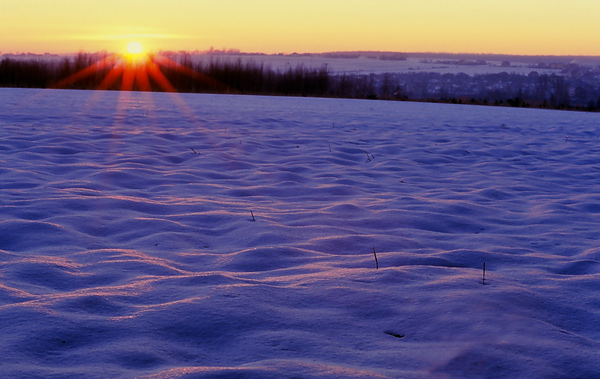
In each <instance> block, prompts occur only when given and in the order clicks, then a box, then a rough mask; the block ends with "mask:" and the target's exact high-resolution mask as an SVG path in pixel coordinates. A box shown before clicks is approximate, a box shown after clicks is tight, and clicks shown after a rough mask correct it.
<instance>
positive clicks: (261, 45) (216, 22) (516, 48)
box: [0, 0, 600, 55]
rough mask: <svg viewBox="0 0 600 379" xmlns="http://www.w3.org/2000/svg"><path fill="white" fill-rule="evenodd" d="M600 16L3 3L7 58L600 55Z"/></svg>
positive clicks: (418, 5) (594, 7)
mask: <svg viewBox="0 0 600 379" xmlns="http://www.w3.org/2000/svg"><path fill="white" fill-rule="evenodd" d="M90 7H91V11H90ZM131 15H136V17H135V18H132V17H131ZM598 16H600V2H596V1H589V0H571V1H570V2H569V3H568V5H567V4H565V2H564V1H559V0H543V1H542V0H531V1H527V2H523V1H521V0H505V1H503V2H485V1H481V0H459V1H453V2H449V1H446V0H422V1H419V2H414V1H406V0H373V1H371V2H369V3H365V2H363V1H358V0H343V1H342V0H328V1H326V2H323V1H320V0H302V1H295V2H281V1H274V0H255V1H252V2H240V1H237V0H222V1H219V2H198V1H194V0H180V1H178V2H177V4H172V3H166V2H157V1H154V2H143V1H141V0H119V1H116V0H105V1H104V2H102V3H98V4H97V5H90V4H89V2H73V1H70V0H53V1H52V2H47V1H43V2H35V3H33V1H30V0H22V1H18V0H6V1H4V2H3V4H2V12H1V13H0V33H1V35H3V36H4V38H3V39H2V41H0V52H3V53H19V52H33V53H44V52H49V53H74V52H78V51H85V52H96V51H108V52H120V51H122V47H123V45H124V44H126V41H132V40H133V41H137V42H138V43H140V44H141V45H143V46H144V48H145V50H146V51H160V50H171V51H178V50H187V51H194V50H200V51H203V50H208V49H209V48H210V47H211V46H214V47H215V48H216V49H223V48H226V49H228V48H235V49H240V50H242V51H246V52H264V53H279V52H282V53H292V52H299V53H302V52H325V51H357V50H380V51H402V52H450V53H498V54H522V55H600V33H598V26H597V19H598Z"/></svg>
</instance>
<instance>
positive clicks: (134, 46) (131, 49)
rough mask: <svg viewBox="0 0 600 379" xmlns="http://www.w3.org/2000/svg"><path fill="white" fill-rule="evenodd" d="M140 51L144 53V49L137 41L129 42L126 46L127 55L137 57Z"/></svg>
mask: <svg viewBox="0 0 600 379" xmlns="http://www.w3.org/2000/svg"><path fill="white" fill-rule="evenodd" d="M142 51H144V47H143V46H142V44H141V43H139V42H137V41H133V42H129V44H128V45H127V52H128V53H129V54H133V55H137V54H141V53H142Z"/></svg>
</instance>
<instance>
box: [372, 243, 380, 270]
mask: <svg viewBox="0 0 600 379" xmlns="http://www.w3.org/2000/svg"><path fill="white" fill-rule="evenodd" d="M373 255H374V256H375V269H376V270H379V262H378V261H377V253H376V252H375V246H373Z"/></svg>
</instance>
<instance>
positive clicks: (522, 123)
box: [0, 89, 600, 378]
mask: <svg viewBox="0 0 600 379" xmlns="http://www.w3.org/2000/svg"><path fill="white" fill-rule="evenodd" d="M599 121H600V116H599V115H598V114H586V113H570V112H559V111H543V110H529V109H509V108H497V107H494V108H488V107H475V106H458V105H439V104H437V105H436V104H418V103H401V102H383V101H378V102H373V101H365V100H337V99H309V98H283V97H279V98H272V97H245V96H222V95H194V94H189V95H188V94H186V95H169V94H164V93H162V94H156V93H155V94H150V93H127V92H123V93H118V92H91V91H90V92H82V91H58V90H27V89H0V162H1V166H0V189H1V190H0V191H1V192H0V194H1V196H0V206H1V209H2V212H1V213H0V357H1V358H0V360H1V361H0V376H2V377H13V378H15V377H27V378H30V377H56V378H59V377H60V378H64V377H80V378H93V377H98V378H108V377H111V378H112V377H137V376H141V377H150V378H171V377H186V378H205V377H244V378H253V377H256V378H292V377H303V378H306V377H324V378H338V377H340V378H399V377H401V378H421V377H456V378H464V377H510V378H513V377H523V378H525V377H526V378H550V377H565V378H592V377H598V376H599V375H600V130H599V124H600V123H599ZM374 252H375V253H376V257H377V263H376V262H375V254H374ZM484 262H485V267H486V273H485V285H483V283H482V279H483V277H482V276H483V264H484ZM376 264H377V265H378V266H379V268H378V269H377V268H376Z"/></svg>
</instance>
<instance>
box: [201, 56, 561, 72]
mask: <svg viewBox="0 0 600 379" xmlns="http://www.w3.org/2000/svg"><path fill="white" fill-rule="evenodd" d="M482 59H485V58H482ZM192 60H193V61H194V62H195V63H199V62H202V63H203V64H208V63H210V62H211V61H213V62H217V61H218V62H224V63H225V62H226V63H235V62H238V61H241V62H250V63H255V64H263V65H265V66H267V67H271V68H273V69H277V70H286V69H289V68H296V67H298V66H303V67H308V68H315V69H318V68H321V67H324V66H325V67H327V70H328V71H329V72H330V73H332V74H352V75H368V74H385V73H412V72H437V73H440V74H459V73H465V74H467V75H484V74H498V73H501V72H507V73H515V74H522V75H528V74H529V73H531V72H533V71H536V72H538V73H540V74H549V75H550V74H560V70H552V69H544V68H534V67H531V63H526V62H519V61H513V62H510V63H511V65H510V66H509V67H505V66H502V62H501V61H486V64H480V65H465V64H458V63H457V62H458V61H459V59H458V58H457V59H456V60H452V59H448V60H444V59H430V58H429V59H423V58H407V59H406V60H380V59H376V58H369V57H366V56H360V57H357V58H331V57H326V56H319V55H308V56H302V55H281V56H278V55H214V56H213V55H202V54H201V55H194V56H193V57H192Z"/></svg>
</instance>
